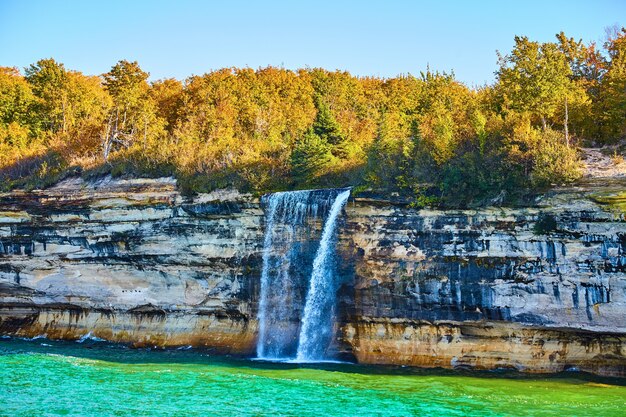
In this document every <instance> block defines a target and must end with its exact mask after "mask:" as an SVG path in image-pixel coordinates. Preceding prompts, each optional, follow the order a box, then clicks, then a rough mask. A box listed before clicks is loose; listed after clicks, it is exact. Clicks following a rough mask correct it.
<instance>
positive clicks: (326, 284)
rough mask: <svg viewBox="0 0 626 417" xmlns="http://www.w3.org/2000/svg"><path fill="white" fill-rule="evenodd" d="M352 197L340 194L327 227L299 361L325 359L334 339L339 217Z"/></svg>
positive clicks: (316, 262) (309, 298)
mask: <svg viewBox="0 0 626 417" xmlns="http://www.w3.org/2000/svg"><path fill="white" fill-rule="evenodd" d="M348 197H350V190H346V191H344V192H342V193H341V194H339V195H338V196H337V198H336V199H335V202H334V203H333V206H332V207H331V209H330V213H329V214H328V219H326V223H325V224H324V231H323V232H322V239H321V240H320V247H319V248H318V249H317V254H316V255H315V260H314V261H313V273H312V274H311V284H310V287H309V291H308V293H307V296H306V303H305V305H304V316H303V317H302V328H301V329H300V338H299V343H298V354H297V356H296V359H297V360H299V361H315V360H321V359H324V354H325V350H326V347H327V346H328V342H329V341H330V339H331V337H332V325H333V320H332V319H333V316H334V309H335V280H334V276H333V264H332V260H333V256H334V249H335V245H334V243H335V238H336V233H335V229H336V224H337V217H339V213H341V209H342V208H343V206H344V205H345V204H346V202H347V201H348Z"/></svg>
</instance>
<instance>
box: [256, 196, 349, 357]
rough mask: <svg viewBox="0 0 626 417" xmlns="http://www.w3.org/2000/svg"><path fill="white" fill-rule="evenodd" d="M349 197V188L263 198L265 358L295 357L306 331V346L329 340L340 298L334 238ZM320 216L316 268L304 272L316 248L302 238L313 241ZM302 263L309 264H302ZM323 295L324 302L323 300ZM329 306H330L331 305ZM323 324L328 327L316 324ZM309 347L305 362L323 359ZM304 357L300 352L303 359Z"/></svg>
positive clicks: (261, 353)
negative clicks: (308, 248)
mask: <svg viewBox="0 0 626 417" xmlns="http://www.w3.org/2000/svg"><path fill="white" fill-rule="evenodd" d="M349 195H350V191H349V190H310V191H293V192H281V193H274V194H270V195H267V196H265V197H263V203H264V205H265V207H266V209H265V210H266V222H265V227H266V230H265V237H264V243H263V269H262V273H261V293H260V303H259V312H258V322H259V338H258V342H257V356H258V357H259V358H260V359H269V360H290V359H293V357H294V355H296V348H298V352H299V350H300V346H301V345H302V340H301V338H302V337H303V335H304V337H305V339H306V340H307V342H306V344H305V345H302V346H309V345H310V343H311V342H309V341H313V342H314V343H325V342H329V341H330V337H331V336H332V335H331V333H332V330H331V327H332V311H333V309H334V298H335V288H334V286H333V284H332V283H333V282H334V277H333V274H332V269H333V268H332V265H333V264H332V260H333V255H334V245H333V242H334V236H335V228H336V223H337V218H338V216H339V214H340V212H341V209H342V208H343V206H344V205H345V203H346V201H347V199H348V197H349ZM318 216H320V217H322V218H324V217H326V221H325V224H324V227H323V231H322V238H321V240H320V245H319V248H318V250H317V252H316V256H315V260H314V261H313V272H312V273H311V274H306V276H305V275H303V274H305V271H308V270H309V269H310V267H311V264H310V263H309V262H310V258H308V257H307V256H304V255H305V252H306V253H312V251H308V252H307V251H306V250H305V249H306V247H305V248H304V249H303V248H302V245H303V242H305V243H304V245H306V243H308V242H310V241H312V240H311V239H309V237H310V236H309V235H310V234H311V230H310V227H311V225H314V224H316V223H317V222H316V219H317V217H318ZM307 259H308V260H307ZM303 261H304V262H307V264H306V265H303V264H302V262H303ZM316 271H317V272H316ZM309 277H310V284H309ZM304 281H306V282H304ZM314 281H315V283H314ZM307 287H309V293H308V295H307V304H306V305H305V306H304V308H303V307H302V305H303V304H304V302H303V300H304V294H305V291H306V288H307ZM322 299H323V300H325V301H323V302H321V301H320V300H322ZM309 300H310V302H311V303H313V304H315V305H317V306H320V308H324V309H325V310H327V311H322V312H319V313H317V314H316V312H315V311H314V310H313V311H310V310H311V309H312V308H313V309H315V308H316V307H308V304H309ZM313 304H312V305H313ZM326 306H330V307H329V309H327V307H326ZM303 310H304V312H305V314H304V319H306V323H307V324H306V328H307V330H306V332H305V333H303V329H304V327H305V320H304V319H303V321H302V324H301V323H300V320H301V317H300V315H301V313H302V312H303ZM307 311H309V312H308V313H307ZM318 325H319V326H326V327H324V329H319V328H315V326H318ZM311 331H313V332H321V333H323V334H324V335H327V336H325V337H322V338H314V337H312V336H311V335H310V332H311ZM325 348H326V345H324V346H322V347H321V348H320V349H321V350H322V351H324V350H325ZM309 351H310V348H307V351H306V352H305V353H304V354H303V355H304V356H303V358H302V359H301V360H313V356H314V357H315V358H316V359H319V358H321V357H320V355H321V354H320V353H319V352H316V353H315V354H313V356H311V355H309V354H308V353H307V352H309ZM322 354H323V353H322ZM300 356H301V355H300V354H299V353H298V354H297V357H298V358H299V359H300Z"/></svg>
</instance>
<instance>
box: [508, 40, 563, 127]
mask: <svg viewBox="0 0 626 417" xmlns="http://www.w3.org/2000/svg"><path fill="white" fill-rule="evenodd" d="M498 56H499V59H498V64H499V66H500V68H499V69H498V71H497V76H498V81H499V83H500V87H501V90H502V93H503V95H504V97H505V100H506V102H507V104H508V106H509V108H510V109H511V110H514V111H521V112H529V113H530V114H531V115H533V116H535V117H537V118H539V119H540V120H541V125H542V127H543V129H544V130H545V129H546V128H547V127H548V119H550V118H551V117H553V116H554V115H555V113H556V112H557V110H558V109H559V108H564V107H565V102H566V97H567V95H568V92H569V90H570V89H571V88H572V83H571V80H570V76H571V74H572V70H571V68H570V66H569V65H568V62H567V59H566V57H565V55H564V54H563V53H562V52H561V51H559V49H558V47H557V45H556V44H555V43H539V42H533V41H530V40H529V39H528V38H527V37H525V36H522V37H520V36H516V37H515V47H514V48H513V51H512V52H511V54H510V55H504V56H503V55H500V54H498Z"/></svg>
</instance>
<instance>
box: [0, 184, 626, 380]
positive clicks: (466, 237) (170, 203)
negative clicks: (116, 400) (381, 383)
mask: <svg viewBox="0 0 626 417" xmlns="http://www.w3.org/2000/svg"><path fill="white" fill-rule="evenodd" d="M624 185H625V184H623V183H617V184H616V183H607V184H604V185H602V186H603V187H605V188H606V189H608V190H610V189H613V188H615V189H622V190H623V188H624ZM599 186H600V185H598V184H595V185H594V186H593V188H585V187H584V186H582V187H578V188H574V189H569V190H558V191H557V192H554V193H551V194H550V195H548V196H545V197H543V198H542V199H540V200H539V202H538V203H537V205H536V206H535V207H524V208H517V209H510V208H484V209H480V210H450V211H438V210H415V209H412V208H409V207H408V206H407V204H406V203H405V202H402V201H383V200H380V199H375V198H369V199H365V198H362V199H360V198H356V199H352V200H351V201H350V202H349V203H348V205H347V206H346V208H345V216H343V217H342V218H341V221H340V226H339V229H338V230H339V231H340V233H339V236H338V243H337V254H338V257H339V259H338V262H337V268H338V274H337V275H338V280H339V282H338V288H339V290H338V297H337V300H338V310H337V323H336V329H335V330H336V332H335V333H336V337H335V339H334V343H333V346H332V349H333V350H334V354H335V355H336V356H337V357H338V358H341V359H347V360H356V361H359V362H363V363H378V364H397V365H412V366H426V367H446V368H463V369H465V368H467V369H494V368H513V369H519V370H523V371H528V372H558V371H563V370H567V369H571V368H576V369H580V370H584V371H588V372H594V373H598V374H603V375H620V376H626V321H624V317H625V315H626V222H625V219H624V215H623V214H619V213H615V212H610V211H607V210H606V208H605V207H601V206H599V205H597V204H596V203H595V202H594V201H593V199H591V198H589V195H590V194H592V193H595V192H597V191H598V190H597V188H598V187H599ZM603 191H606V190H604V189H603ZM318 223H319V222H318ZM310 227H311V228H318V229H319V227H320V225H319V224H317V223H315V222H312V224H311V225H310ZM263 233H264V208H263V207H262V206H261V204H260V203H259V201H258V200H257V199H255V198H253V197H252V196H250V195H243V194H240V193H238V192H236V191H227V190H223V191H216V192H213V193H210V194H202V195H199V196H196V197H195V198H193V199H190V198H184V197H182V196H181V195H180V194H179V193H178V191H177V190H176V185H175V182H174V181H173V180H171V179H152V180H150V179H143V180H111V179H104V180H101V181H100V182H98V183H96V184H89V183H84V182H82V181H80V180H76V179H73V180H68V181H65V182H63V183H61V184H59V185H57V186H55V187H53V188H50V189H48V190H45V191H35V192H13V193H8V194H0V334H2V335H15V336H21V337H33V336H37V335H46V336H47V337H50V338H59V339H69V340H77V339H80V337H82V336H84V335H86V334H87V333H91V335H92V336H94V337H100V338H103V339H107V340H111V341H118V342H124V343H129V344H132V345H134V346H185V345H192V346H199V347H205V348H210V349H212V350H214V351H215V352H221V353H229V354H243V355H254V354H255V345H256V337H257V310H258V302H259V292H260V275H261V267H262V246H263ZM291 250H293V251H295V252H294V253H296V254H297V256H296V258H297V260H298V261H297V262H294V264H293V265H292V266H291V270H290V274H291V275H292V276H293V277H294V285H295V286H296V288H295V291H294V292H293V294H294V297H302V298H303V297H305V296H306V288H307V282H308V281H307V279H308V277H309V276H310V273H311V271H310V265H311V262H312V259H313V257H314V256H315V251H316V250H317V245H316V242H314V241H312V240H310V239H307V236H306V233H304V234H302V236H299V237H298V239H296V241H295V243H294V245H293V247H292V248H291ZM294 305H301V303H294ZM300 314H301V312H294V314H293V317H295V318H297V317H299V316H300ZM293 325H294V326H296V327H297V326H298V325H299V324H298V323H297V322H294V323H293Z"/></svg>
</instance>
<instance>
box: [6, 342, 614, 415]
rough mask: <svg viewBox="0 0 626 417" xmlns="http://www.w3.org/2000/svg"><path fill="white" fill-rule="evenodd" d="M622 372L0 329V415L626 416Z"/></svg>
mask: <svg viewBox="0 0 626 417" xmlns="http://www.w3.org/2000/svg"><path fill="white" fill-rule="evenodd" d="M624 383H626V381H623V380H614V379H600V378H594V377H590V376H586V375H584V374H578V373H568V374H566V375H556V376H550V377H544V376H542V377H537V376H524V375H520V374H517V373H494V372H491V373H469V372H452V371H426V370H415V369H407V368H391V367H369V366H362V365H353V364H317V365H298V364H285V363H266V362H257V361H250V360H244V359H236V358H226V357H219V356H211V355H209V354H208V353H206V352H201V351H195V350H187V351H185V350H165V351H163V350H153V351H150V350H137V349H130V348H127V347H125V346H120V345H110V344H107V343H103V342H94V341H85V342H84V343H70V342H53V341H49V340H45V339H36V340H32V341H25V340H16V339H0V415H2V416H35V415H49V416H52V415H68V416H131V415H133V416H134V415H138V416H143V415H145V416H232V415H244V416H247V415H255V416H257V415H258V416H260V415H272V416H274V415H285V416H326V415H327V416H413V415H419V416H431V415H432V416H440V415H447V416H513V415H533V416H561V417H565V416H624V415H626V386H624V385H623V384H624Z"/></svg>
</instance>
